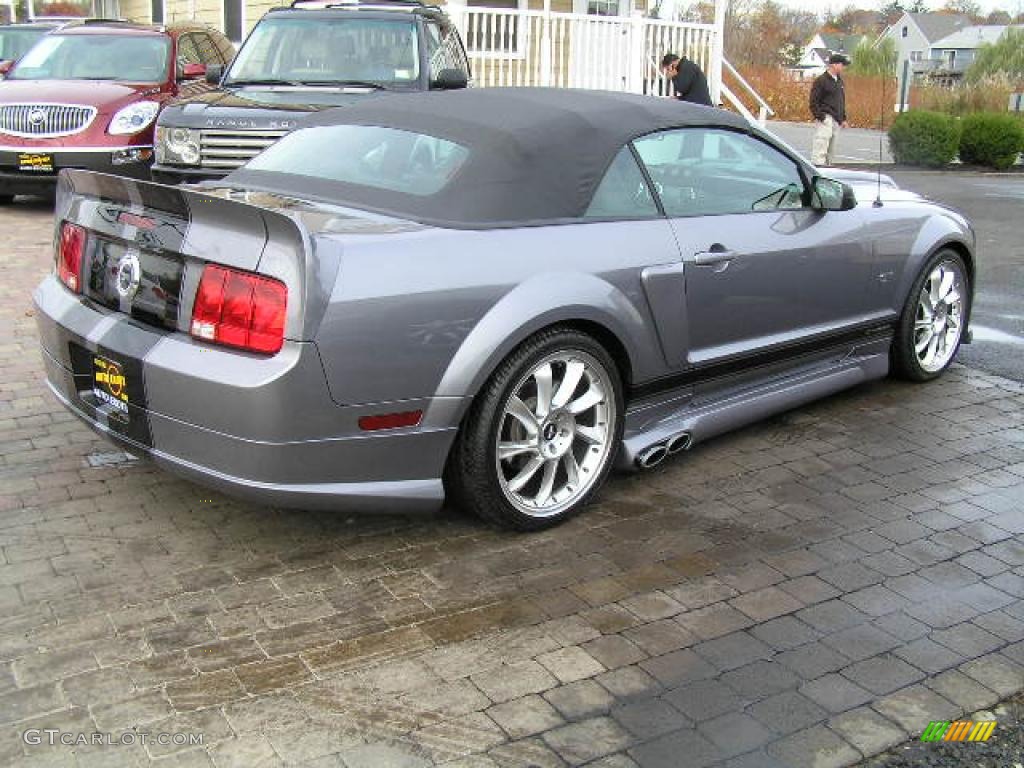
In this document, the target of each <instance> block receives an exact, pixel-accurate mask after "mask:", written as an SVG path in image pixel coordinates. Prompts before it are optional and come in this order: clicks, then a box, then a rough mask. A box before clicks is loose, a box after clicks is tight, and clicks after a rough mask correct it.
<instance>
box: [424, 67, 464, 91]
mask: <svg viewBox="0 0 1024 768" xmlns="http://www.w3.org/2000/svg"><path fill="white" fill-rule="evenodd" d="M467 85H469V78H468V77H466V73H465V72H463V71H462V70H461V69H454V68H451V69H442V70H441V71H440V72H438V73H437V78H435V79H434V81H433V82H432V83H431V84H430V87H431V88H436V89H437V90H439V91H454V90H458V89H459V88H465V87H466V86H467Z"/></svg>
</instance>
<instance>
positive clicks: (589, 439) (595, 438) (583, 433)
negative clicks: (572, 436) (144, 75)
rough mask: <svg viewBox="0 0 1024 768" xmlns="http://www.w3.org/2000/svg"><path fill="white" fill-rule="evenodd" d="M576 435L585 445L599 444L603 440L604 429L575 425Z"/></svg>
mask: <svg viewBox="0 0 1024 768" xmlns="http://www.w3.org/2000/svg"><path fill="white" fill-rule="evenodd" d="M576 436H577V437H578V438H580V440H582V441H583V442H585V443H586V444H587V445H600V444H601V443H603V442H604V438H605V431H604V429H602V428H601V427H585V426H583V425H582V424H577V425H576Z"/></svg>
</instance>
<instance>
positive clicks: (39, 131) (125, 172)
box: [0, 21, 234, 203]
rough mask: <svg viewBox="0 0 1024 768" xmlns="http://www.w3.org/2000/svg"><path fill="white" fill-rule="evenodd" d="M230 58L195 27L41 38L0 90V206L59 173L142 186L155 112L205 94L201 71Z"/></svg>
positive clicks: (112, 27)
mask: <svg viewBox="0 0 1024 768" xmlns="http://www.w3.org/2000/svg"><path fill="white" fill-rule="evenodd" d="M233 54H234V48H233V47H232V45H231V43H230V42H229V41H228V39H227V38H226V37H224V35H222V34H221V33H219V32H217V31H216V30H213V29H209V28H207V27H202V26H197V25H195V24H175V25H168V26H148V25H146V26H143V25H136V24H128V23H123V22H110V21H85V22H81V23H76V24H71V25H69V26H67V27H64V28H63V29H61V30H58V31H56V32H52V33H50V34H49V35H46V36H45V37H43V38H41V39H40V40H39V42H38V43H37V44H36V45H35V46H34V47H33V48H32V49H31V50H30V51H29V52H28V53H26V54H25V55H24V57H22V58H21V60H19V61H18V63H17V64H15V65H14V67H13V68H12V69H11V70H10V71H9V72H8V73H7V77H6V79H5V80H4V81H3V83H0V203H9V202H10V201H11V198H12V197H13V196H14V195H17V194H46V193H48V192H49V191H50V190H52V189H53V187H54V185H55V184H56V181H57V173H58V171H60V169H61V168H86V169H89V170H93V171H104V172H106V173H116V174H119V175H122V176H131V177H134V178H139V179H148V178H149V166H150V165H151V164H152V160H153V126H154V124H155V122H156V116H157V114H158V113H159V111H160V109H161V108H162V107H163V106H164V104H166V103H167V102H168V101H170V100H171V99H174V98H176V97H177V96H179V95H189V94H191V93H194V92H197V91H200V90H203V89H206V88H210V87H211V86H209V85H208V84H207V83H206V81H205V75H206V68H207V67H208V66H209V67H212V66H214V65H216V66H219V67H223V66H224V65H225V64H226V63H227V62H228V61H230V59H231V57H232V55H233Z"/></svg>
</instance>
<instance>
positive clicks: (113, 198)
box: [54, 170, 333, 339]
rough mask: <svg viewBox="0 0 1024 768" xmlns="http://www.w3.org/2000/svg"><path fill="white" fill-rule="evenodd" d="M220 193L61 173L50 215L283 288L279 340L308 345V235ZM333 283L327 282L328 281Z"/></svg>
mask: <svg viewBox="0 0 1024 768" xmlns="http://www.w3.org/2000/svg"><path fill="white" fill-rule="evenodd" d="M228 195H229V192H228V191H227V190H217V191H216V193H214V194H211V193H209V192H206V191H204V190H201V189H189V188H186V187H172V186H167V185H164V184H156V183H153V182H148V181H137V180H135V179H127V178H124V177H121V176H111V175H109V174H104V173H95V172H93V171H80V170H63V171H61V173H60V178H59V181H58V184H57V201H56V206H55V209H54V216H55V221H56V223H57V233H58V235H59V229H60V225H61V223H62V222H64V221H71V222H73V223H76V224H80V225H81V226H83V227H85V228H87V229H90V230H93V231H95V232H99V233H102V234H104V235H107V236H108V237H112V238H116V239H118V240H121V241H125V242H128V243H134V244H135V245H137V246H138V247H139V248H143V249H145V248H149V249H158V250H162V251H164V252H167V251H170V252H176V253H180V254H182V255H183V256H184V257H185V258H186V259H189V260H191V261H194V262H211V263H216V264H222V265H225V266H229V267H234V268H236V269H244V270H248V271H251V272H259V273H260V274H264V275H268V276H270V277H275V278H277V279H278V280H281V281H282V282H284V283H285V285H287V286H288V299H289V300H288V315H287V320H286V324H285V335H286V336H287V337H288V338H293V339H308V338H310V337H311V334H312V333H313V332H314V331H315V329H314V328H312V327H311V325H312V324H313V322H314V318H316V321H317V322H318V320H319V318H320V317H321V316H322V314H323V309H324V308H325V307H326V300H327V297H326V296H325V295H324V291H323V290H321V289H320V288H319V286H320V285H321V275H320V271H321V267H320V264H319V261H318V260H317V259H316V258H314V249H313V244H312V236H311V233H310V231H309V229H308V228H307V226H306V225H305V223H304V221H303V217H302V216H301V215H300V214H298V213H297V212H292V211H288V210H284V209H280V208H272V207H267V206H262V205H259V204H258V203H255V202H252V198H251V197H249V196H246V197H245V198H244V199H234V198H231V197H229V196H228ZM55 236H56V235H55ZM332 277H333V275H332Z"/></svg>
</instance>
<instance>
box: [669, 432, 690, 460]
mask: <svg viewBox="0 0 1024 768" xmlns="http://www.w3.org/2000/svg"><path fill="white" fill-rule="evenodd" d="M690 442H691V437H690V433H689V432H680V433H679V434H678V435H673V436H672V437H670V438H669V439H668V442H667V443H665V448H666V450H668V452H669V455H670V456H674V455H675V454H677V453H679V452H680V451H685V450H687V449H688V448H689V447H690Z"/></svg>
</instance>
